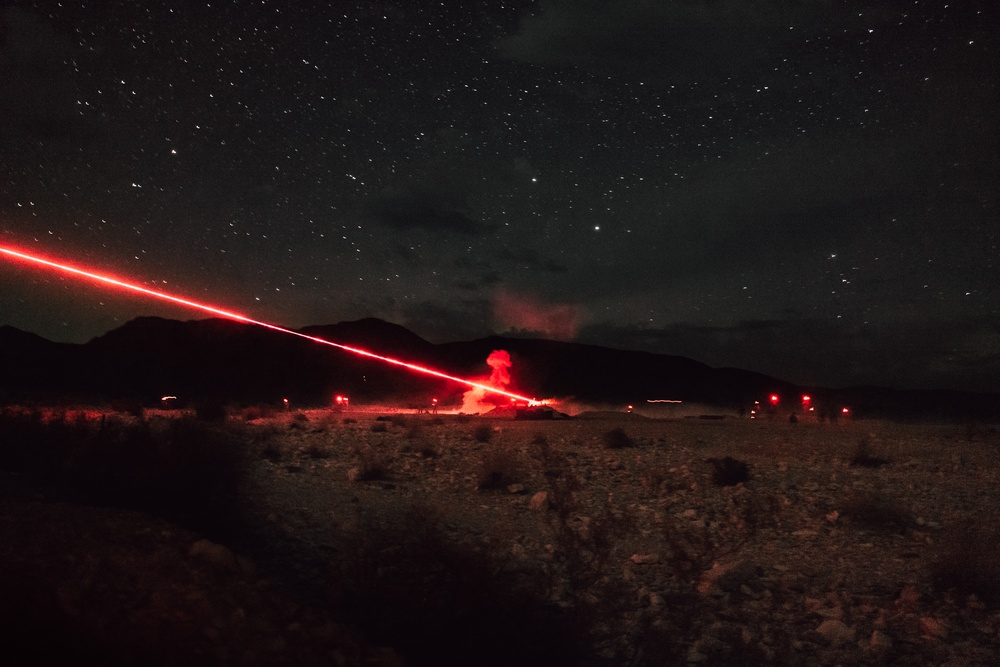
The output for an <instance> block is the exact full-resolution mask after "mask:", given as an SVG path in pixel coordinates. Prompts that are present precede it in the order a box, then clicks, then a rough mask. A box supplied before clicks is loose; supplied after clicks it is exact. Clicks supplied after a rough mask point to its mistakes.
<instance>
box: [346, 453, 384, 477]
mask: <svg viewBox="0 0 1000 667" xmlns="http://www.w3.org/2000/svg"><path fill="white" fill-rule="evenodd" d="M354 454H355V456H357V458H358V465H357V466H356V467H354V468H351V470H350V472H348V478H349V479H350V480H351V481H352V482H374V481H379V480H384V479H388V478H389V472H390V470H391V468H392V454H391V453H390V452H388V451H386V450H384V449H381V448H379V447H374V446H372V445H364V446H362V447H358V448H357V449H356V450H355V452H354Z"/></svg>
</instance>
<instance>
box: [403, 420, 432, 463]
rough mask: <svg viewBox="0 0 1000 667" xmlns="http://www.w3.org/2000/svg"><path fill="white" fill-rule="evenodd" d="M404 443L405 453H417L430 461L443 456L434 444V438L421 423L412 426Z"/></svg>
mask: <svg viewBox="0 0 1000 667" xmlns="http://www.w3.org/2000/svg"><path fill="white" fill-rule="evenodd" d="M403 442H404V444H403V451H404V452H415V453H417V454H419V455H420V456H423V457H424V458H428V459H431V458H435V457H437V456H440V454H441V452H440V451H439V450H438V447H437V445H436V444H435V442H434V437H433V436H432V435H431V434H430V433H428V432H427V429H426V428H424V426H423V424H422V423H421V422H414V423H412V424H410V427H409V429H407V431H406V435H405V436H404V441H403Z"/></svg>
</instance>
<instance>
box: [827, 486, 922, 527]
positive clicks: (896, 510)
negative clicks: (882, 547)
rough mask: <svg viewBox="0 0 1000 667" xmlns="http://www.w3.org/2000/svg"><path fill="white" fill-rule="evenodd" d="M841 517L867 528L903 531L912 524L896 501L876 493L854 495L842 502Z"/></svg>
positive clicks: (909, 517)
mask: <svg viewBox="0 0 1000 667" xmlns="http://www.w3.org/2000/svg"><path fill="white" fill-rule="evenodd" d="M840 513H841V515H843V516H844V517H846V518H848V519H850V520H851V521H853V522H855V523H857V524H859V525H861V526H866V527H869V528H880V529H884V530H903V529H905V528H907V527H908V526H911V525H912V524H913V517H912V516H911V514H910V513H909V512H907V511H906V508H904V507H903V505H902V504H901V503H900V502H899V501H898V500H896V499H895V498H890V497H888V496H886V495H884V494H882V493H880V492H878V491H867V492H861V493H856V494H854V495H852V496H850V497H849V498H848V499H847V500H846V501H844V504H843V506H842V507H841V509H840Z"/></svg>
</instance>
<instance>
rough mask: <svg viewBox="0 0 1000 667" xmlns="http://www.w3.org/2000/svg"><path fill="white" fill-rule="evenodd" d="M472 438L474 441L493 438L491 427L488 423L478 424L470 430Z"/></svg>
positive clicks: (486, 440)
mask: <svg viewBox="0 0 1000 667" xmlns="http://www.w3.org/2000/svg"><path fill="white" fill-rule="evenodd" d="M472 439H473V440H475V441H476V442H489V441H490V440H492V439H493V428H492V427H491V426H489V425H488V424H480V425H479V426H477V427H476V428H474V429H473V430H472Z"/></svg>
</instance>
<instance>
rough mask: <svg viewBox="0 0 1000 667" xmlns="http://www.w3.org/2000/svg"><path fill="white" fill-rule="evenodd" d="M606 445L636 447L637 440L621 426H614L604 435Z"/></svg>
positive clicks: (615, 447)
mask: <svg viewBox="0 0 1000 667" xmlns="http://www.w3.org/2000/svg"><path fill="white" fill-rule="evenodd" d="M602 438H603V441H604V446H605V447H607V448H608V449H626V448H630V447H635V446H636V442H635V440H633V439H632V437H631V436H630V435H629V434H628V433H626V432H625V431H624V429H621V428H613V429H611V430H610V431H607V432H606V433H605V434H604V435H603V436H602Z"/></svg>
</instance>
